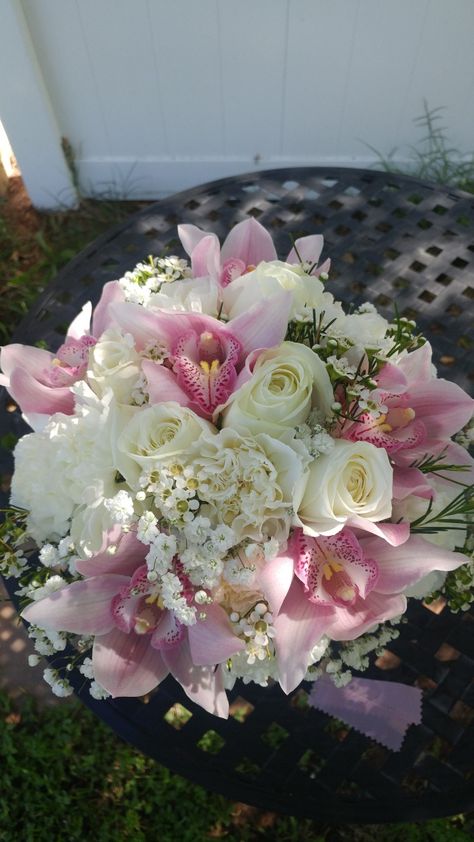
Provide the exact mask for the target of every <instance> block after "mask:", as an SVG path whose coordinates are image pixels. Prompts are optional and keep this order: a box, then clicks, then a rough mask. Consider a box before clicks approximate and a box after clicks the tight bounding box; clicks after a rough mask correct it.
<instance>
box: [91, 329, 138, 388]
mask: <svg viewBox="0 0 474 842" xmlns="http://www.w3.org/2000/svg"><path fill="white" fill-rule="evenodd" d="M139 375H140V356H139V354H138V353H137V351H136V350H135V344H134V342H133V338H132V336H130V334H127V335H124V334H123V333H121V331H119V330H114V329H112V328H111V329H110V330H106V331H105V332H104V333H103V334H102V336H101V338H100V339H99V341H98V342H97V343H96V344H95V345H94V346H93V347H92V348H91V350H90V352H89V370H88V372H87V377H88V381H89V383H90V385H91V387H92V389H93V390H94V392H95V393H96V395H98V396H99V398H101V397H102V396H103V395H104V393H105V391H106V390H107V389H112V391H113V393H114V396H115V398H116V400H117V401H118V402H119V403H129V401H130V399H131V394H132V391H133V390H134V388H135V386H136V383H137V381H138V378H139Z"/></svg>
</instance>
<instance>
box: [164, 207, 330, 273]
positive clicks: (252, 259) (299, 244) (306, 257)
mask: <svg viewBox="0 0 474 842" xmlns="http://www.w3.org/2000/svg"><path fill="white" fill-rule="evenodd" d="M178 235H179V238H180V240H181V243H182V245H183V248H184V249H185V251H186V252H187V254H189V256H190V257H191V267H192V271H193V276H194V277H195V278H199V277H202V276H203V275H210V276H211V278H213V279H214V280H215V281H216V282H217V283H218V284H219V285H220V286H221V287H226V286H228V285H229V284H230V283H232V281H234V280H235V279H236V278H239V277H240V276H241V275H244V274H245V273H246V272H249V271H252V270H253V269H255V267H256V266H257V265H258V264H259V263H261V262H262V261H263V260H268V261H271V260H277V253H276V249H275V246H274V245H273V241H272V238H271V236H270V234H269V233H268V231H267V230H266V229H265V228H264V227H263V225H261V224H260V223H259V222H257V220H256V219H254V218H253V217H250V218H249V219H245V220H244V221H243V222H239V223H238V224H237V225H235V226H234V228H232V230H231V231H230V233H229V234H228V235H227V237H226V239H225V240H224V242H223V244H222V248H221V246H220V245H219V240H218V238H217V236H216V234H210V233H208V232H206V231H202V230H201V229H200V228H198V227H197V226H196V225H178ZM323 243H324V240H323V237H322V236H321V235H320V234H313V235H310V236H308V237H300V238H299V239H298V240H296V242H295V245H294V247H293V248H292V249H291V251H290V253H289V255H288V257H287V258H286V262H287V263H292V264H294V263H300V262H301V261H303V262H304V263H307V264H309V266H310V268H311V274H312V275H317V276H318V275H321V274H322V273H323V272H328V271H329V267H330V261H329V260H326V261H325V263H324V264H322V265H321V266H319V267H318V266H317V262H318V260H319V256H320V254H321V251H322V249H323Z"/></svg>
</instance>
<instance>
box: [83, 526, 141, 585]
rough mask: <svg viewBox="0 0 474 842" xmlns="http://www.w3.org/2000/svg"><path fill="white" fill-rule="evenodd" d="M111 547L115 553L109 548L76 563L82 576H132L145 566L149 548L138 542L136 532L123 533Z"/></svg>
mask: <svg viewBox="0 0 474 842" xmlns="http://www.w3.org/2000/svg"><path fill="white" fill-rule="evenodd" d="M111 545H112V547H114V546H115V548H116V549H115V551H114V552H113V553H112V552H110V546H109V548H105V549H104V550H103V551H101V552H100V553H97V554H96V555H94V556H92V557H91V558H85V559H80V561H76V568H77V570H78V572H79V573H80V574H81V576H99V575H101V574H102V573H107V574H108V573H119V574H122V575H123V576H131V575H132V574H133V573H134V572H135V570H136V569H137V567H139V566H140V565H142V564H144V562H145V556H146V554H147V552H148V547H146V546H145V545H144V544H142V542H141V541H139V540H138V538H137V535H136V533H135V532H123V533H122V534H121V535H120V536H117V540H116V541H114V542H111Z"/></svg>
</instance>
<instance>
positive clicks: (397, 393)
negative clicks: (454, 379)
mask: <svg viewBox="0 0 474 842" xmlns="http://www.w3.org/2000/svg"><path fill="white" fill-rule="evenodd" d="M376 381H377V388H376V389H375V391H374V392H373V393H372V394H371V396H370V398H371V400H373V401H374V402H375V403H376V404H379V405H382V406H383V407H384V411H383V413H382V414H380V415H379V416H378V417H377V418H374V417H373V416H371V415H370V413H366V414H365V413H364V414H362V415H360V416H359V417H358V419H357V421H356V422H354V423H350V424H349V425H347V426H346V428H345V430H344V431H343V436H344V438H347V439H350V440H351V441H357V440H358V441H368V442H370V443H371V444H373V445H375V446H376V447H383V448H385V450H386V451H387V453H389V455H390V456H391V458H392V459H393V461H394V462H395V464H396V465H400V466H403V467H409V466H410V465H411V463H412V462H413V456H412V453H413V452H414V451H415V450H417V451H418V450H420V449H423V451H424V453H425V454H429V453H431V452H432V451H433V448H437V447H438V443H439V441H441V440H443V441H447V440H448V439H449V438H450V436H452V435H454V434H455V433H457V432H459V430H460V429H462V427H463V426H464V425H465V424H467V423H468V421H469V419H470V418H471V416H472V412H473V408H474V401H473V400H472V399H471V398H470V397H469V395H467V394H466V392H464V391H463V389H461V387H460V386H458V385H457V384H456V383H451V382H449V381H448V380H443V379H441V378H438V377H436V376H435V375H434V374H433V369H432V363H431V346H430V345H429V343H426V344H425V345H423V346H422V347H421V348H418V349H417V350H416V351H412V352H411V353H410V354H407V355H406V356H405V357H402V358H401V359H400V360H399V361H398V362H397V364H396V366H395V365H392V364H391V363H387V364H386V365H385V366H384V367H383V368H382V370H381V371H380V373H379V374H378V376H377V378H376ZM385 410H386V411H385Z"/></svg>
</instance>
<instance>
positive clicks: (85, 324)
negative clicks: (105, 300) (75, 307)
mask: <svg viewBox="0 0 474 842" xmlns="http://www.w3.org/2000/svg"><path fill="white" fill-rule="evenodd" d="M91 316H92V304H91V302H90V301H87V302H86V304H84V306H83V308H82V310H81V312H80V313H78V314H77V316H76V318H75V319H73V320H72V322H71V324H70V325H69V327H68V329H67V334H66V336H67V337H68V339H80V338H81V336H85V335H86V334H88V333H90V329H91Z"/></svg>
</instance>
